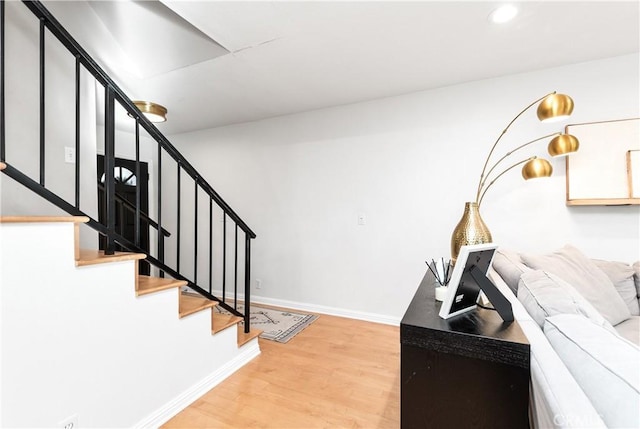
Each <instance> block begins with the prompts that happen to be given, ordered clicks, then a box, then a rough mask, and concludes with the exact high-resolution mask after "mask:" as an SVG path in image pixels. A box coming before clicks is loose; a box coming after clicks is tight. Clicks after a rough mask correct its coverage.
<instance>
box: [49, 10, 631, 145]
mask: <svg viewBox="0 0 640 429" xmlns="http://www.w3.org/2000/svg"><path fill="white" fill-rule="evenodd" d="M108 3H112V4H111V5H109V4H103V5H100V4H90V7H84V8H83V7H81V6H82V5H79V4H78V3H75V6H66V7H65V6H59V5H56V6H55V10H54V8H53V7H52V8H51V9H52V12H53V13H54V15H56V12H59V13H60V14H61V15H63V16H61V17H59V19H60V20H61V21H62V22H63V24H65V25H67V24H68V27H69V30H70V32H71V33H72V34H73V35H74V36H75V37H76V38H78V39H79V41H80V42H81V43H83V44H85V48H86V49H87V50H88V51H89V52H94V53H96V55H97V56H98V57H99V58H98V61H99V62H102V63H103V64H104V66H105V68H107V69H108V70H109V71H110V72H111V73H114V74H115V76H114V77H115V79H116V80H117V81H118V82H121V83H122V85H123V86H124V88H125V90H126V91H127V92H128V93H129V94H130V96H131V98H133V99H144V100H150V101H155V102H158V103H160V104H163V105H165V106H166V107H167V108H168V109H169V114H168V118H169V119H168V122H166V123H164V124H159V126H158V128H160V130H161V131H163V132H165V133H166V134H173V133H179V132H186V131H192V130H197V129H204V128H211V127H217V126H222V125H227V124H233V123H240V122H246V121H253V120H258V119H263V118H268V117H273V116H279V115H285V114H290V113H295V112H301V111H307V110H313V109H319V108H323V107H328V106H335V105H341V104H348V103H354V102H359V101H364V100H371V99H376V98H381V97H388V96H393V95H399V94H404V93H409V92H413V91H419V90H425V89H431V88H437V87H443V86H447V85H453V84H457V83H461V82H467V81H473V80H478V79H485V78H490V77H496V76H502V75H507V74H512V73H518V72H524V71H530V70H536V69H543V68H548V67H554V66H559V65H563V64H571V63H577V62H582V61H589V60H595V59H600V58H606V57H613V56H618V55H624V54H629V53H634V52H638V51H639V44H640V24H639V22H640V7H639V6H640V2H638V1H630V2H629V1H628V2H612V1H605V2H593V1H584V2H578V1H570V2H554V1H541V2H520V3H516V4H517V6H518V8H519V9H520V13H519V15H518V16H517V17H516V18H515V19H514V20H513V21H512V22H509V23H507V24H503V25H496V24H491V23H490V22H489V21H488V20H487V17H488V15H489V14H490V13H491V12H492V10H494V9H495V8H496V7H497V6H499V5H500V4H501V3H502V2H484V1H472V2H445V1H440V2H431V1H414V2H399V1H368V2H365V1H356V2H327V1H313V2H311V1H299V2H272V1H268V2H267V1H259V2H244V1H173V0H162V4H161V3H159V2H156V1H154V2H151V3H146V2H145V3H143V4H137V5H136V4H133V5H132V3H134V2H131V0H123V1H121V2H117V3H121V4H119V5H116V6H114V5H113V3H114V2H108ZM136 3H138V2H136ZM87 4H88V3H87ZM163 4H164V5H166V7H164V6H163ZM52 6H53V4H52ZM109 6H113V7H109ZM127 8H128V9H127ZM168 9H171V10H168ZM118 11H119V12H118ZM134 11H135V17H133V16H134V15H133V13H134ZM171 11H173V12H171ZM91 13H93V14H95V15H94V16H88V14H91ZM56 16H57V15H56ZM179 16H180V17H182V18H184V20H185V21H186V22H185V21H182V20H181V19H180V18H179ZM96 17H97V18H98V21H96V22H101V23H102V25H103V28H102V29H97V28H96V26H95V25H93V26H89V25H87V24H86V23H87V22H91V20H92V19H93V20H94V21H95V20H96ZM188 23H190V25H189V24H188ZM192 26H193V27H192ZM131 27H135V29H136V32H127V30H128V29H129V30H131ZM194 27H195V28H194ZM83 28H84V30H83ZM196 28H197V30H196ZM74 30H76V31H77V33H74ZM100 31H102V33H103V36H102V37H98V36H97V35H96V34H99V33H100ZM145 35H148V36H149V37H143V36H145ZM107 36H109V37H107ZM154 38H155V41H154ZM132 39H135V40H132ZM213 41H216V42H217V43H218V44H219V45H221V46H222V47H223V48H225V49H226V50H228V51H229V52H230V53H228V54H225V52H224V50H220V47H219V46H217V45H216V44H215V43H214V42H213ZM87 44H88V45H89V46H86V45H87ZM150 53H153V55H150ZM220 54H222V55H220ZM154 56H159V57H160V58H158V59H154Z"/></svg>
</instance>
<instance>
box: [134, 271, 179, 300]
mask: <svg viewBox="0 0 640 429" xmlns="http://www.w3.org/2000/svg"><path fill="white" fill-rule="evenodd" d="M186 285H187V282H186V281H184V280H176V279H171V278H160V277H150V276H144V275H139V276H138V281H137V287H136V296H141V295H147V294H149V293H153V292H159V291H161V290H166V289H172V288H176V287H182V286H186Z"/></svg>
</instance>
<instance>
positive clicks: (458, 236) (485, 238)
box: [451, 202, 493, 263]
mask: <svg viewBox="0 0 640 429" xmlns="http://www.w3.org/2000/svg"><path fill="white" fill-rule="evenodd" d="M492 240H493V239H492V238H491V232H490V231H489V228H487V225H486V224H485V223H484V221H483V220H482V218H481V217H480V209H479V208H478V204H477V203H469V202H468V203H464V213H463V214H462V219H460V222H458V225H457V226H456V228H455V229H454V230H453V234H452V235H451V259H452V260H453V262H454V263H455V261H456V259H458V253H460V247H462V246H464V245H467V244H482V243H491V242H492Z"/></svg>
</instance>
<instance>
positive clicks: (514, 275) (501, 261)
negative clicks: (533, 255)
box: [491, 248, 531, 295]
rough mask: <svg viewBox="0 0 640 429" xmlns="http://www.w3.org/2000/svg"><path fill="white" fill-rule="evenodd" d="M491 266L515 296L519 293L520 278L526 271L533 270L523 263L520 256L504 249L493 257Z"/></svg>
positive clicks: (499, 250)
mask: <svg viewBox="0 0 640 429" xmlns="http://www.w3.org/2000/svg"><path fill="white" fill-rule="evenodd" d="M491 266H492V267H493V269H494V270H495V271H496V272H497V273H498V274H499V275H500V277H502V279H503V280H504V282H505V283H506V284H507V286H509V289H511V291H512V292H513V293H514V295H515V294H517V293H518V282H519V281H520V276H521V275H522V274H523V273H524V272H526V271H531V268H529V267H527V266H526V265H525V264H523V263H522V260H521V259H520V255H518V254H517V253H516V252H512V251H509V250H505V249H503V248H500V249H498V250H497V251H496V253H495V255H493V262H491Z"/></svg>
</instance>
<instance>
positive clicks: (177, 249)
mask: <svg viewBox="0 0 640 429" xmlns="http://www.w3.org/2000/svg"><path fill="white" fill-rule="evenodd" d="M177 183H178V201H177V203H176V206H177V210H178V213H177V215H176V219H177V223H178V228H177V229H178V230H177V231H176V236H177V238H176V241H177V244H176V271H177V272H180V211H181V210H180V207H181V206H182V204H181V203H180V163H178V179H177Z"/></svg>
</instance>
